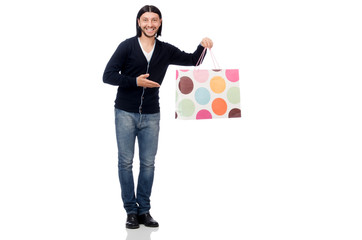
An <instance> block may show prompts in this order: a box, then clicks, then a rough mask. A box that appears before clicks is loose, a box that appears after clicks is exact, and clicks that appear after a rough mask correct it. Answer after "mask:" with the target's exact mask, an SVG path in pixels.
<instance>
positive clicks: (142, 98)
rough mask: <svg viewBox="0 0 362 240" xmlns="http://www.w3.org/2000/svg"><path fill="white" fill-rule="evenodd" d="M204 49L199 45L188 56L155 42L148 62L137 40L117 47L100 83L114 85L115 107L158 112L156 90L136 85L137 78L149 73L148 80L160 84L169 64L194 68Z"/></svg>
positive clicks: (157, 89) (176, 49)
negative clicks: (115, 92) (115, 89)
mask: <svg viewBox="0 0 362 240" xmlns="http://www.w3.org/2000/svg"><path fill="white" fill-rule="evenodd" d="M203 50H204V48H203V47H202V46H201V45H199V46H198V47H197V49H196V51H195V52H194V53H192V54H190V53H185V52H183V51H181V50H179V49H178V48H176V47H174V46H173V45H171V44H168V43H165V42H161V41H159V40H158V39H156V45H155V49H154V51H153V55H152V58H151V60H150V62H149V63H148V61H147V59H146V57H145V55H144V54H143V52H142V49H141V47H140V44H139V42H138V39H137V37H133V38H129V39H127V40H125V41H123V42H122V43H120V44H119V46H118V48H117V50H116V51H115V53H114V54H113V56H112V57H111V59H110V60H109V62H108V64H107V66H106V69H105V71H104V74H103V82H104V83H108V84H111V85H115V86H118V92H117V97H116V100H115V108H118V109H121V110H124V111H127V112H134V113H138V112H139V113H146V114H149V113H158V112H160V106H159V96H158V94H159V88H143V87H138V86H137V80H136V79H137V77H138V76H139V75H141V74H146V73H149V74H150V76H149V77H148V79H149V80H152V81H155V82H158V83H159V84H160V85H161V83H162V81H163V78H164V77H165V74H166V71H167V68H168V66H169V65H170V64H174V65H182V66H196V64H197V61H198V60H199V58H200V56H201V54H202V51H203Z"/></svg>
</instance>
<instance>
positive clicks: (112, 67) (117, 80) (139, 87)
mask: <svg viewBox="0 0 362 240" xmlns="http://www.w3.org/2000/svg"><path fill="white" fill-rule="evenodd" d="M136 27H137V36H135V37H132V38H129V39H127V40H125V41H123V42H122V43H120V45H119V46H118V48H117V49H116V51H115V53H114V54H113V55H112V57H111V59H110V60H109V62H108V64H107V66H106V69H105V71H104V74H103V82H105V83H108V84H111V85H115V86H118V91H117V97H116V100H115V125H116V137H117V146H118V173H119V181H120V185H121V191H122V200H123V206H124V208H125V210H126V212H127V222H126V227H127V228H138V227H139V224H144V225H145V226H148V227H158V226H159V224H158V223H157V222H156V221H155V220H154V219H153V218H152V217H151V215H150V212H149V211H150V208H151V205H150V196H151V191H152V184H153V178H154V169H155V167H154V166H155V156H156V153H157V148H158V134H159V122H160V106H159V87H160V85H161V84H162V81H163V78H164V76H165V74H166V71H167V68H168V66H169V65H170V64H174V65H183V66H195V65H196V64H197V61H198V59H199V58H200V56H201V54H202V51H203V50H204V48H212V46H213V42H212V41H211V39H209V38H204V39H203V40H202V42H201V44H199V45H198V47H197V49H196V51H195V52H194V53H192V54H190V53H185V52H183V51H181V50H179V49H178V48H176V47H174V46H173V45H171V44H168V43H165V42H161V41H159V40H158V39H157V37H159V36H161V31H162V15H161V12H160V10H159V9H158V8H156V7H155V6H149V5H147V6H144V7H143V8H141V10H140V11H139V12H138V14H137V21H136ZM136 138H137V140H138V147H139V159H140V171H139V176H138V183H137V192H136V194H135V189H134V181H133V173H132V164H133V156H134V147H135V140H136Z"/></svg>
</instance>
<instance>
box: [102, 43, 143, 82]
mask: <svg viewBox="0 0 362 240" xmlns="http://www.w3.org/2000/svg"><path fill="white" fill-rule="evenodd" d="M127 49H128V47H127V43H126V42H125V41H124V42H122V43H120V44H119V46H118V47H117V49H116V51H115V52H114V54H113V55H112V57H111V59H110V60H109V62H108V64H107V66H106V69H105V70H104V73H103V82H104V83H108V84H111V85H114V86H120V87H123V88H129V87H137V78H135V77H129V76H126V75H124V74H122V67H123V66H124V63H125V61H126V60H127V54H128V53H127Z"/></svg>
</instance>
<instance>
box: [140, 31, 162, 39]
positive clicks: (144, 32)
mask: <svg viewBox="0 0 362 240" xmlns="http://www.w3.org/2000/svg"><path fill="white" fill-rule="evenodd" d="M141 30H142V32H143V35H145V36H146V37H148V38H153V37H156V36H157V32H158V30H157V31H156V33H155V34H154V35H152V36H150V35H148V34H147V33H146V31H145V30H143V29H141Z"/></svg>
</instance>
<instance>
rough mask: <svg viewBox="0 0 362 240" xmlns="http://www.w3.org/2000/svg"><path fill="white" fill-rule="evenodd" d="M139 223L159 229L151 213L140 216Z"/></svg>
mask: <svg viewBox="0 0 362 240" xmlns="http://www.w3.org/2000/svg"><path fill="white" fill-rule="evenodd" d="M138 222H139V223H140V224H144V225H145V226H146V227H158V222H156V221H155V220H154V219H153V218H152V217H151V214H149V213H145V214H142V215H139V216H138Z"/></svg>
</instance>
